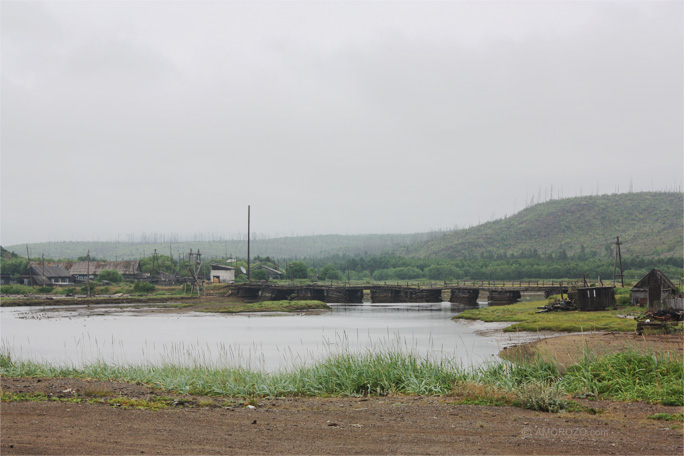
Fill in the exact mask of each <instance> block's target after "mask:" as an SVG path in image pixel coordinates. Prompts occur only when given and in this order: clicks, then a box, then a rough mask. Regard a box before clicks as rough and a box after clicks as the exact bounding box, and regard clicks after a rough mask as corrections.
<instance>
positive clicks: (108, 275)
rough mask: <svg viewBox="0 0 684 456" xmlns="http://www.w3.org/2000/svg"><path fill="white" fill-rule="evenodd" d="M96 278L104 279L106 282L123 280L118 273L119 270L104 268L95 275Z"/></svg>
mask: <svg viewBox="0 0 684 456" xmlns="http://www.w3.org/2000/svg"><path fill="white" fill-rule="evenodd" d="M97 280H106V281H107V282H112V283H121V282H123V280H124V278H123V276H122V275H121V274H120V273H119V271H115V270H113V269H105V270H104V271H102V272H100V273H99V274H98V275H97Z"/></svg>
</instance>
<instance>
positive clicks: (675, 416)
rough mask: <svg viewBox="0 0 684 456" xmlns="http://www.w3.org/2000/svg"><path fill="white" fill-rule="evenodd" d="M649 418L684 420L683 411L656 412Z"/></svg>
mask: <svg viewBox="0 0 684 456" xmlns="http://www.w3.org/2000/svg"><path fill="white" fill-rule="evenodd" d="M647 418H648V419H649V420H659V421H684V414H682V413H656V414H653V415H650V416H648V417H647Z"/></svg>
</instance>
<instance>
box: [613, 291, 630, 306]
mask: <svg viewBox="0 0 684 456" xmlns="http://www.w3.org/2000/svg"><path fill="white" fill-rule="evenodd" d="M615 303H616V304H617V305H618V306H623V307H624V306H629V305H631V304H632V297H631V296H630V295H625V294H621V295H617V296H616V297H615Z"/></svg>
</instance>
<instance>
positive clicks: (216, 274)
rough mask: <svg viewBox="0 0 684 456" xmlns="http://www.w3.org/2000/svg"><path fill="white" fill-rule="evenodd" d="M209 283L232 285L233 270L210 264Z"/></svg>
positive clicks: (233, 280)
mask: <svg viewBox="0 0 684 456" xmlns="http://www.w3.org/2000/svg"><path fill="white" fill-rule="evenodd" d="M211 281H212V282H214V283H234V282H235V268H233V267H231V266H224V265H222V264H212V265H211Z"/></svg>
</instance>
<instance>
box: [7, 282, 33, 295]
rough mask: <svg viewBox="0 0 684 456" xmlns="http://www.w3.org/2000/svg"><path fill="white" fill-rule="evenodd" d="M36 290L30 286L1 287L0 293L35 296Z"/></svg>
mask: <svg viewBox="0 0 684 456" xmlns="http://www.w3.org/2000/svg"><path fill="white" fill-rule="evenodd" d="M34 292H35V290H34V289H33V287H29V286H28V285H17V284H14V285H0V293H2V294H33V293H34Z"/></svg>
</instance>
